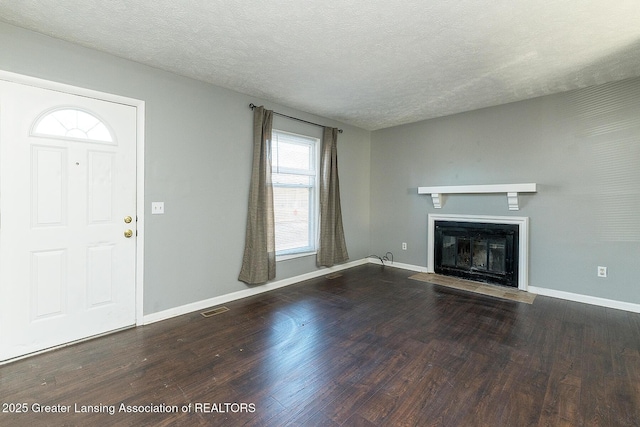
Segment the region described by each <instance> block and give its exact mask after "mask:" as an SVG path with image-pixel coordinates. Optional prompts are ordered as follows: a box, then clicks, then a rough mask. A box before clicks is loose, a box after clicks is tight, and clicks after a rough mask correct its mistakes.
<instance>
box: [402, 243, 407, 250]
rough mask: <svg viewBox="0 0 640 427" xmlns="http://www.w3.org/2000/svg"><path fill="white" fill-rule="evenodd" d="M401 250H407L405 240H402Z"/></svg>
mask: <svg viewBox="0 0 640 427" xmlns="http://www.w3.org/2000/svg"><path fill="white" fill-rule="evenodd" d="M402 250H403V251H406V250H407V243H406V242H402Z"/></svg>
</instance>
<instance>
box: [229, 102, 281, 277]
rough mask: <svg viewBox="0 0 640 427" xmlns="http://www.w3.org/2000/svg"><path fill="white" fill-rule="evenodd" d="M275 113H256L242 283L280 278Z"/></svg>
mask: <svg viewBox="0 0 640 427" xmlns="http://www.w3.org/2000/svg"><path fill="white" fill-rule="evenodd" d="M272 124H273V111H271V110H265V109H264V107H262V106H260V107H256V108H255V109H254V110H253V169H252V170H251V187H250V188H249V213H248V216H247V234H246V236H245V243H244V257H243V259H242V269H241V271H240V276H239V277H238V280H242V281H243V282H245V283H247V284H250V285H254V284H259V283H265V282H267V281H269V280H271V279H273V278H274V277H275V276H276V243H275V226H274V218H273V187H272V185H271V130H272Z"/></svg>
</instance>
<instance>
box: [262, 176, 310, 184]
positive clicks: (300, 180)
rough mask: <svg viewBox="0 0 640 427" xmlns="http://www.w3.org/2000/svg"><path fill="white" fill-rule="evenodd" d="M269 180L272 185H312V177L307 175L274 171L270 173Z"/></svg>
mask: <svg viewBox="0 0 640 427" xmlns="http://www.w3.org/2000/svg"><path fill="white" fill-rule="evenodd" d="M271 181H272V182H273V184H274V185H278V184H285V185H313V182H314V177H313V176H309V175H293V174H284V173H274V174H272V175H271Z"/></svg>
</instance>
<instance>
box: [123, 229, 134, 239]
mask: <svg viewBox="0 0 640 427" xmlns="http://www.w3.org/2000/svg"><path fill="white" fill-rule="evenodd" d="M131 236H133V230H125V231H124V237H126V238H127V239H128V238H130V237H131Z"/></svg>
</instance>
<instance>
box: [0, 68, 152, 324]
mask: <svg viewBox="0 0 640 427" xmlns="http://www.w3.org/2000/svg"><path fill="white" fill-rule="evenodd" d="M0 80H5V81H9V82H13V83H19V84H23V85H28V86H35V87H38V88H41V89H49V90H54V91H58V92H64V93H69V94H72V95H79V96H85V97H88V98H94V99H99V100H102V101H107V102H115V103H119V104H124V105H129V106H132V107H135V109H136V214H137V216H138V222H137V224H136V229H137V233H138V235H137V240H136V277H135V281H136V283H135V286H136V326H140V325H142V324H143V317H144V301H143V297H144V292H143V290H144V286H143V284H144V281H143V279H144V206H145V205H144V128H145V126H144V117H145V102H144V101H141V100H139V99H134V98H127V97H124V96H119V95H113V94H110V93H106V92H99V91H96V90H92V89H85V88H81V87H76V86H71V85H68V84H64V83H58V82H53V81H49V80H44V79H40V78H37V77H31V76H25V75H22V74H16V73H12V72H9V71H4V70H0Z"/></svg>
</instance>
